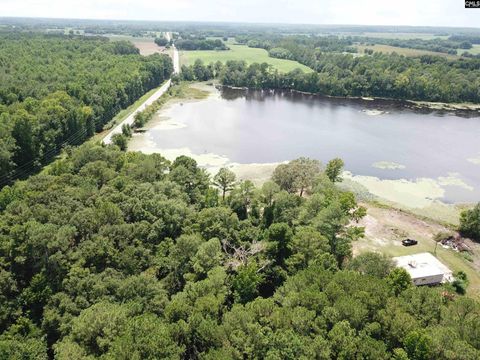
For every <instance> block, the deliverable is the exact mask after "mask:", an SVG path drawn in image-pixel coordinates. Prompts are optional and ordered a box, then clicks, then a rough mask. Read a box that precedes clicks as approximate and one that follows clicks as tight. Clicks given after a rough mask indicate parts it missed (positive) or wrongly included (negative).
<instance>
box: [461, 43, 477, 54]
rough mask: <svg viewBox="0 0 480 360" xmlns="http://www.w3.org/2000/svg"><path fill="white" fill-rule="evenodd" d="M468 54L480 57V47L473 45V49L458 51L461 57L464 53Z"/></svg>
mask: <svg viewBox="0 0 480 360" xmlns="http://www.w3.org/2000/svg"><path fill="white" fill-rule="evenodd" d="M465 51H466V52H468V53H470V54H473V55H479V54H480V45H473V46H472V48H471V49H468V50H465V49H458V50H457V54H458V55H461V54H463V53H464V52H465Z"/></svg>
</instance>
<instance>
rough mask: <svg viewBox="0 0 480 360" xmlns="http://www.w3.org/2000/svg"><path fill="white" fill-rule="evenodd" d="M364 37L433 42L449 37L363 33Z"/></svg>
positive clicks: (421, 34)
mask: <svg viewBox="0 0 480 360" xmlns="http://www.w3.org/2000/svg"><path fill="white" fill-rule="evenodd" d="M362 36H368V37H375V38H384V39H402V40H408V39H422V40H432V39H447V38H448V36H447V35H435V34H427V33H402V32H398V33H390V32H365V33H362Z"/></svg>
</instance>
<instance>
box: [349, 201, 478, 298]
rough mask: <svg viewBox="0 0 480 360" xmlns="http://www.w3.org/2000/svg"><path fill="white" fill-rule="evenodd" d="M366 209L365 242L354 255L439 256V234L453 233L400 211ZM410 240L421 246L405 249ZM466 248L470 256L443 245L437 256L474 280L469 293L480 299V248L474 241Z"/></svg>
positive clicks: (355, 247)
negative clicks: (436, 244) (404, 244)
mask: <svg viewBox="0 0 480 360" xmlns="http://www.w3.org/2000/svg"><path fill="white" fill-rule="evenodd" d="M362 205H363V206H365V207H366V208H367V216H365V217H364V218H363V219H362V220H360V222H359V223H358V225H359V226H363V227H365V238H363V239H361V240H358V241H356V242H355V243H354V244H353V253H354V255H357V254H359V253H362V252H366V251H377V252H381V253H384V254H387V255H390V256H402V255H408V254H415V253H420V252H430V253H435V241H434V240H433V237H434V236H435V234H437V233H439V232H445V231H451V229H450V228H448V227H446V226H445V225H442V224H440V223H437V222H435V221H433V220H425V219H421V218H419V217H417V216H415V215H414V214H411V213H408V212H405V211H402V210H399V209H394V208H390V207H383V206H377V205H375V204H372V203H363V204H362ZM406 238H411V239H415V240H417V241H418V245H415V246H409V247H405V246H403V245H402V244H401V241H402V240H404V239H406ZM466 244H467V245H468V246H469V247H470V248H471V249H472V253H471V254H470V255H468V256H465V255H464V254H462V253H459V252H456V251H454V250H452V249H450V248H444V247H442V246H441V245H438V246H437V249H436V256H437V257H438V258H439V259H440V261H442V262H443V263H444V264H445V265H447V266H448V267H449V268H450V269H452V270H453V271H459V270H462V271H464V272H465V273H466V274H467V276H468V278H469V280H470V286H469V292H470V293H471V294H472V295H475V296H480V244H477V243H474V242H472V241H470V240H466Z"/></svg>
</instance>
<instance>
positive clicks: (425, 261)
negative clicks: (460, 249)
mask: <svg viewBox="0 0 480 360" xmlns="http://www.w3.org/2000/svg"><path fill="white" fill-rule="evenodd" d="M393 260H394V261H395V263H396V264H397V267H401V268H404V269H405V270H407V272H408V273H409V274H410V276H411V278H412V281H413V283H414V284H415V285H434V284H441V283H445V282H452V281H453V274H452V270H450V269H449V268H448V267H446V266H445V265H444V264H442V263H441V262H440V261H439V260H438V259H437V258H436V257H435V256H433V255H432V254H430V253H426V252H425V253H419V254H413V255H406V256H398V257H394V258H393Z"/></svg>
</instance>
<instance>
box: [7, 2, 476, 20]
mask: <svg viewBox="0 0 480 360" xmlns="http://www.w3.org/2000/svg"><path fill="white" fill-rule="evenodd" d="M0 6H1V9H2V16H30V17H63V18H89V19H132V20H171V21H174V20H188V21H235V22H273V23H309V24H368V25H425V26H477V24H478V11H475V9H465V8H464V3H463V2H462V1H460V0H456V1H452V0H436V1H429V2H424V1H418V0H402V1H400V2H392V1H385V0H342V1H338V0H316V1H311V0H295V1H292V0H171V1H166V0H156V1H152V0H83V1H78V0H22V1H18V0H0Z"/></svg>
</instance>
